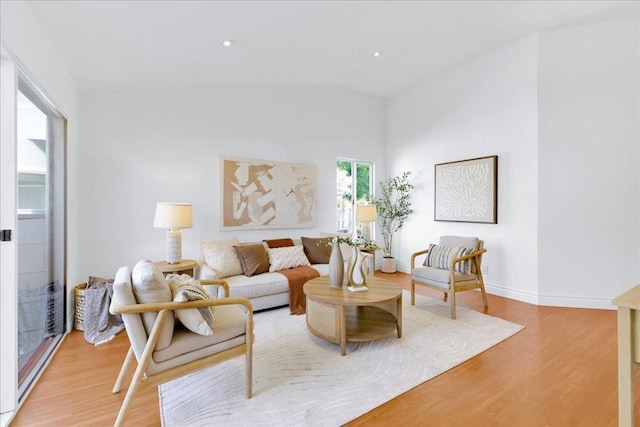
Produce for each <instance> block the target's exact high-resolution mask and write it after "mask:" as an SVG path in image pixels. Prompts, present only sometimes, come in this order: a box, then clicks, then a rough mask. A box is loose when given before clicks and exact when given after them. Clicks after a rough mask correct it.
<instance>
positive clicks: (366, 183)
mask: <svg viewBox="0 0 640 427" xmlns="http://www.w3.org/2000/svg"><path fill="white" fill-rule="evenodd" d="M354 172H355V173H354ZM336 175H337V176H336V209H337V230H338V231H339V232H341V233H350V234H351V233H353V232H354V224H355V206H357V205H358V204H364V203H367V201H368V200H369V198H370V197H373V163H371V162H365V161H360V160H349V159H338V161H337V163H336ZM354 189H355V195H354ZM361 228H362V224H356V232H357V234H358V235H359V236H360V235H362V230H361Z"/></svg>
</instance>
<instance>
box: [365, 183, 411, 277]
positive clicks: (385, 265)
mask: <svg viewBox="0 0 640 427" xmlns="http://www.w3.org/2000/svg"><path fill="white" fill-rule="evenodd" d="M409 175H411V172H410V171H407V172H404V173H403V174H402V175H401V176H395V177H389V178H387V179H385V180H384V181H380V191H381V195H380V197H376V198H375V199H373V200H372V202H373V204H374V205H376V209H377V211H378V225H379V226H380V231H381V232H382V239H383V240H384V247H383V248H382V251H383V253H384V256H383V257H382V266H381V270H382V271H383V272H385V273H395V271H396V260H395V258H394V257H393V256H392V255H391V248H392V244H393V235H394V234H395V232H396V231H399V230H400V229H401V228H402V226H403V225H404V222H405V221H406V219H407V218H408V217H409V215H411V214H412V213H413V209H411V199H410V194H409V193H410V191H411V190H412V189H413V184H411V183H410V182H409Z"/></svg>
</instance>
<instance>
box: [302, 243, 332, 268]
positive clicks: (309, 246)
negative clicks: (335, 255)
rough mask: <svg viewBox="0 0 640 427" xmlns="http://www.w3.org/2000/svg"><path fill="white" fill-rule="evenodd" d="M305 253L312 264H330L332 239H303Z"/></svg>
mask: <svg viewBox="0 0 640 427" xmlns="http://www.w3.org/2000/svg"><path fill="white" fill-rule="evenodd" d="M300 239H301V240H302V246H304V253H305V255H307V258H309V262H310V263H311V264H329V257H330V256H331V246H329V242H330V241H331V238H330V237H320V238H314V237H301V238H300Z"/></svg>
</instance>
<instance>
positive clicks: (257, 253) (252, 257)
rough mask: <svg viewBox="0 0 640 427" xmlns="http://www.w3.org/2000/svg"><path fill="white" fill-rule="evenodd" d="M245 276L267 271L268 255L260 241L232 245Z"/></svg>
mask: <svg viewBox="0 0 640 427" xmlns="http://www.w3.org/2000/svg"><path fill="white" fill-rule="evenodd" d="M233 250H234V251H236V256H237V257H238V261H240V266H241V267H242V272H243V273H244V275H245V276H253V275H254V274H261V273H266V272H267V271H269V256H268V255H267V249H266V248H265V247H264V245H263V244H262V243H252V244H247V245H237V246H234V247H233Z"/></svg>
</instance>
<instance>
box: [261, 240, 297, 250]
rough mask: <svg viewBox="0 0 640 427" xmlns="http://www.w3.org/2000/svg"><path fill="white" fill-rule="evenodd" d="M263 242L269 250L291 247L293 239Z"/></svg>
mask: <svg viewBox="0 0 640 427" xmlns="http://www.w3.org/2000/svg"><path fill="white" fill-rule="evenodd" d="M263 242H265V243H266V244H267V246H268V247H269V248H270V249H273V248H285V247H288V246H293V239H290V238H284V239H271V240H263Z"/></svg>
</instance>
